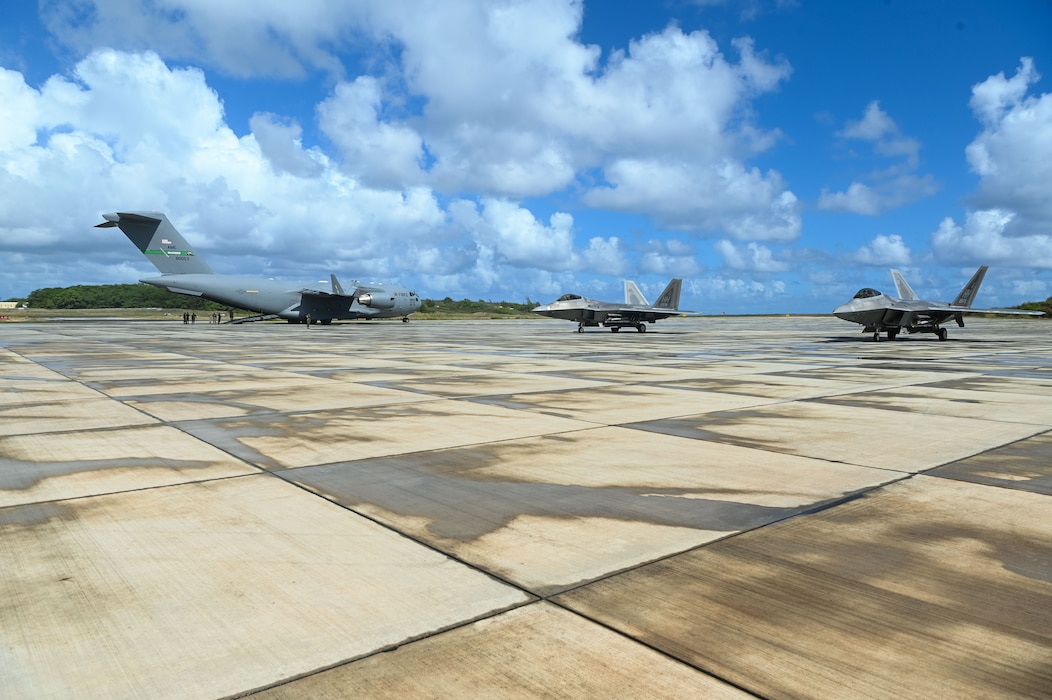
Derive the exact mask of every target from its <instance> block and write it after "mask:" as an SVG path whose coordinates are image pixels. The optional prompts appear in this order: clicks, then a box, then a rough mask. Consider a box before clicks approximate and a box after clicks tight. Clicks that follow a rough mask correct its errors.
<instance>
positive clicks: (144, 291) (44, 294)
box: [27, 284, 227, 311]
mask: <svg viewBox="0 0 1052 700" xmlns="http://www.w3.org/2000/svg"><path fill="white" fill-rule="evenodd" d="M27 302H28V304H29V308H31V309H187V310H194V311H196V310H204V311H209V310H213V311H214V310H218V309H226V308H227V307H225V306H222V305H220V304H215V303H213V302H210V301H206V300H205V299H202V298H200V297H191V296H186V295H185V294H173V293H172V292H169V291H168V290H166V289H161V288H160V287H154V286H151V285H149V284H99V285H83V284H79V285H76V286H73V287H46V288H44V289H37V290H36V291H33V292H30V293H29V298H28V299H27Z"/></svg>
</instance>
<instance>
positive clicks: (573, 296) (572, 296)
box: [556, 294, 581, 301]
mask: <svg viewBox="0 0 1052 700" xmlns="http://www.w3.org/2000/svg"><path fill="white" fill-rule="evenodd" d="M580 298H581V295H580V294H563V295H562V296H561V297H559V298H558V299H556V301H573V300H574V299H580Z"/></svg>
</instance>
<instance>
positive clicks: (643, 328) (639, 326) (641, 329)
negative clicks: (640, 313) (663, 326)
mask: <svg viewBox="0 0 1052 700" xmlns="http://www.w3.org/2000/svg"><path fill="white" fill-rule="evenodd" d="M636 330H637V331H639V332H640V333H646V332H647V324H645V323H639V324H637V325H636Z"/></svg>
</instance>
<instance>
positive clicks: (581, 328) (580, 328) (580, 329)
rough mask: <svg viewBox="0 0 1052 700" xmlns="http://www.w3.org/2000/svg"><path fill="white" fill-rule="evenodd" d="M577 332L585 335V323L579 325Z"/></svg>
mask: <svg viewBox="0 0 1052 700" xmlns="http://www.w3.org/2000/svg"><path fill="white" fill-rule="evenodd" d="M577 332H578V333H584V324H583V323H579V324H577Z"/></svg>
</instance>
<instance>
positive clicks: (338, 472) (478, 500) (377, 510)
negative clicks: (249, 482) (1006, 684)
mask: <svg viewBox="0 0 1052 700" xmlns="http://www.w3.org/2000/svg"><path fill="white" fill-rule="evenodd" d="M655 455H660V461H655ZM279 473H280V474H281V475H282V476H283V477H284V478H288V479H290V480H292V481H294V482H295V483H298V484H302V485H303V486H305V487H307V488H309V489H311V490H312V491H315V492H317V493H320V494H322V495H324V496H325V497H327V498H330V499H332V500H334V501H336V502H338V503H340V504H342V505H345V506H347V507H348V508H351V509H352V510H354V511H355V512H359V513H362V514H365V515H367V516H369V517H370V518H373V519H375V520H377V521H378V522H382V523H384V524H387V525H389V526H391V527H392V528H394V529H396V530H398V531H400V532H404V533H407V534H409V535H410V536H412V537H413V538H415V539H418V540H420V541H423V542H426V543H427V544H429V545H430V546H432V547H435V548H436V549H439V550H441V551H444V552H447V553H449V554H451V555H453V556H456V557H457V558H458V559H461V560H463V561H466V562H470V563H472V564H473V565H475V566H478V567H480V568H482V569H485V570H487V571H490V572H492V573H494V574H495V575H497V576H500V577H501V578H503V579H507V580H509V581H513V582H515V583H516V584H517V585H519V586H522V587H523V588H526V589H527V590H529V591H531V592H533V593H536V594H537V595H551V594H552V593H554V592H556V591H559V590H565V589H566V588H569V587H571V586H576V585H581V584H582V583H584V582H585V581H587V580H591V579H596V578H599V577H601V576H606V575H609V574H610V573H613V572H616V571H620V570H623V569H626V568H629V567H631V566H634V565H638V564H641V563H645V562H647V561H653V560H654V559H657V558H659V557H663V556H667V555H669V554H672V553H675V552H681V551H684V550H687V549H690V548H692V547H696V546H698V545H701V544H704V543H706V542H710V541H712V540H715V539H718V538H720V537H723V536H726V535H727V534H730V533H733V532H739V531H742V530H747V529H750V528H754V527H758V526H760V525H763V524H766V523H770V522H774V521H776V520H780V519H783V518H786V517H789V516H790V515H792V514H794V513H798V512H801V511H802V510H805V509H807V508H811V507H813V506H815V505H816V504H818V503H820V502H823V501H828V500H830V499H835V498H841V497H843V496H845V495H847V494H850V493H854V492H857V491H859V490H862V489H865V488H871V487H874V486H876V485H878V484H882V483H886V482H888V481H891V480H893V479H897V478H901V475H900V474H897V473H894V472H888V471H884V470H878V469H869V468H865V467H855V466H850V465H845V464H833V463H829V462H823V461H819V460H813V459H806V458H803V457H794V456H791V455H780V454H776V453H771V452H761V451H758V450H750V449H747V448H743V447H737V446H734V445H723V444H719V443H711V442H701V441H696V440H686V439H682V438H676V437H669V436H664V435H657V434H648V433H643V432H640V431H634V430H626V429H622V428H599V429H595V430H585V431H577V432H573V433H568V434H563V435H558V436H548V437H541V438H530V439H524V440H512V441H504V442H499V443H490V444H487V445H482V446H476V447H470V448H461V449H453V450H443V451H437V452H436V451H432V452H427V453H418V454H411V455H402V456H398V457H388V458H380V459H372V460H360V461H357V462H350V463H344V464H334V465H328V466H324V467H309V468H301V469H294V470H289V471H287V472H279Z"/></svg>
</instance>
